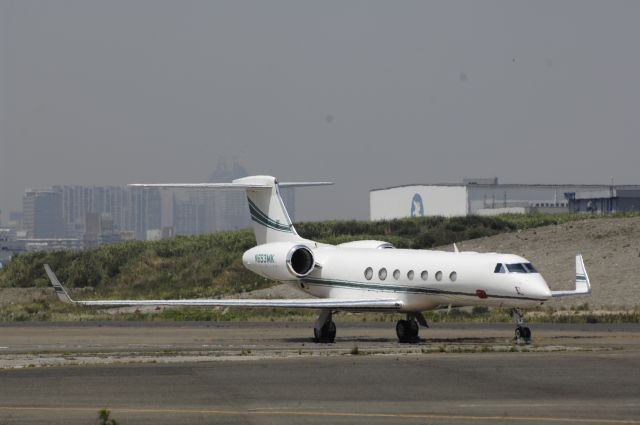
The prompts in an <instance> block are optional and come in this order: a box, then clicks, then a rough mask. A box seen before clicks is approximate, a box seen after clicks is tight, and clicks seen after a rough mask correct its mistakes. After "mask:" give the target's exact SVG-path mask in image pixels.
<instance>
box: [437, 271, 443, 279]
mask: <svg viewBox="0 0 640 425" xmlns="http://www.w3.org/2000/svg"><path fill="white" fill-rule="evenodd" d="M436 280H437V281H438V282H440V281H441V280H442V272H441V271H440V270H438V271H437V272H436Z"/></svg>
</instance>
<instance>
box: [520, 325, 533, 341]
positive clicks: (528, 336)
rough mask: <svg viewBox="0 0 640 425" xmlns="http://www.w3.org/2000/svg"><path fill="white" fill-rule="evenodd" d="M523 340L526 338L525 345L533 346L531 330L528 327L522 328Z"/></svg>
mask: <svg viewBox="0 0 640 425" xmlns="http://www.w3.org/2000/svg"><path fill="white" fill-rule="evenodd" d="M522 338H524V343H525V344H531V329H529V328H528V327H524V328H522Z"/></svg>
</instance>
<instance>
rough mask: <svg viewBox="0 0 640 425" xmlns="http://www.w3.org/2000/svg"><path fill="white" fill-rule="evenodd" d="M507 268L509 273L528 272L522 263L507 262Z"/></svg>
mask: <svg viewBox="0 0 640 425" xmlns="http://www.w3.org/2000/svg"><path fill="white" fill-rule="evenodd" d="M507 270H509V273H528V271H527V269H525V268H524V265H523V264H522V263H514V264H507Z"/></svg>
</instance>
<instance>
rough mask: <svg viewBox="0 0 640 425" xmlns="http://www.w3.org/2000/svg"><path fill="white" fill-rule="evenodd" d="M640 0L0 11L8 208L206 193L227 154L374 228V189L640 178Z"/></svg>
mask: <svg viewBox="0 0 640 425" xmlns="http://www.w3.org/2000/svg"><path fill="white" fill-rule="evenodd" d="M639 22H640V2H638V1H626V2H624V1H598V2H592V1H583V0H576V1H557V0H553V1H530V2H519V1H502V2H497V1H475V0H474V1H449V0H447V1H439V2H435V1H433V2H432V1H345V0H339V1H324V0H323V1H299V0H292V1H265V0H256V1H243V0H240V1H237V0H232V1H209V0H203V1H189V0H187V1H185V0H181V1H157V0H139V1H132V0H121V1H117V0H109V1H88V0H78V1H59V0H47V1H29V0H26V1H25V0H17V1H9V0H0V209H2V211H3V212H4V213H5V220H6V212H7V211H8V210H19V209H20V208H21V197H22V194H23V192H24V189H25V188H28V187H30V188H44V187H48V186H50V185H52V184H60V183H76V184H126V183H129V182H198V181H205V180H206V179H207V177H208V176H209V174H210V173H211V172H212V171H213V169H214V168H215V165H216V163H217V160H218V158H219V157H220V156H224V157H226V158H229V159H232V158H235V157H237V158H238V159H239V161H240V162H241V163H242V164H243V165H244V166H245V167H246V168H247V169H248V170H249V172H250V173H255V174H271V175H275V176H277V177H278V178H280V180H283V181H284V180H332V181H334V182H335V183H336V185H335V186H333V187H329V188H310V189H304V190H299V191H298V195H297V198H298V214H297V219H302V220H314V219H325V218H334V217H335V218H351V217H355V218H367V217H368V208H369V202H368V201H369V200H368V196H369V189H372V188H378V187H385V186H390V185H398V184H405V183H413V182H443V181H450V182H457V181H461V180H462V178H463V177H465V176H474V177H479V176H494V175H495V176H498V177H499V178H500V180H501V181H502V182H524V183H528V182H531V183H533V182H540V183H555V182H558V183H582V182H588V183H608V182H609V179H610V177H611V176H613V177H615V179H616V182H619V183H636V184H638V183H640V81H639V78H640V47H639V43H640V24H639Z"/></svg>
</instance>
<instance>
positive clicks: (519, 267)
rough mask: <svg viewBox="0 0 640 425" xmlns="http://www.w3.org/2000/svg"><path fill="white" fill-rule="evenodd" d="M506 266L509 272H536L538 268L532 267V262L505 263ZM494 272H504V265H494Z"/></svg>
mask: <svg viewBox="0 0 640 425" xmlns="http://www.w3.org/2000/svg"><path fill="white" fill-rule="evenodd" d="M506 266H507V270H509V273H538V270H536V268H535V267H533V264H531V263H513V264H506ZM501 267H502V269H501ZM494 272H495V273H504V272H505V270H504V266H503V265H502V264H498V265H496V269H495V270H494Z"/></svg>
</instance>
